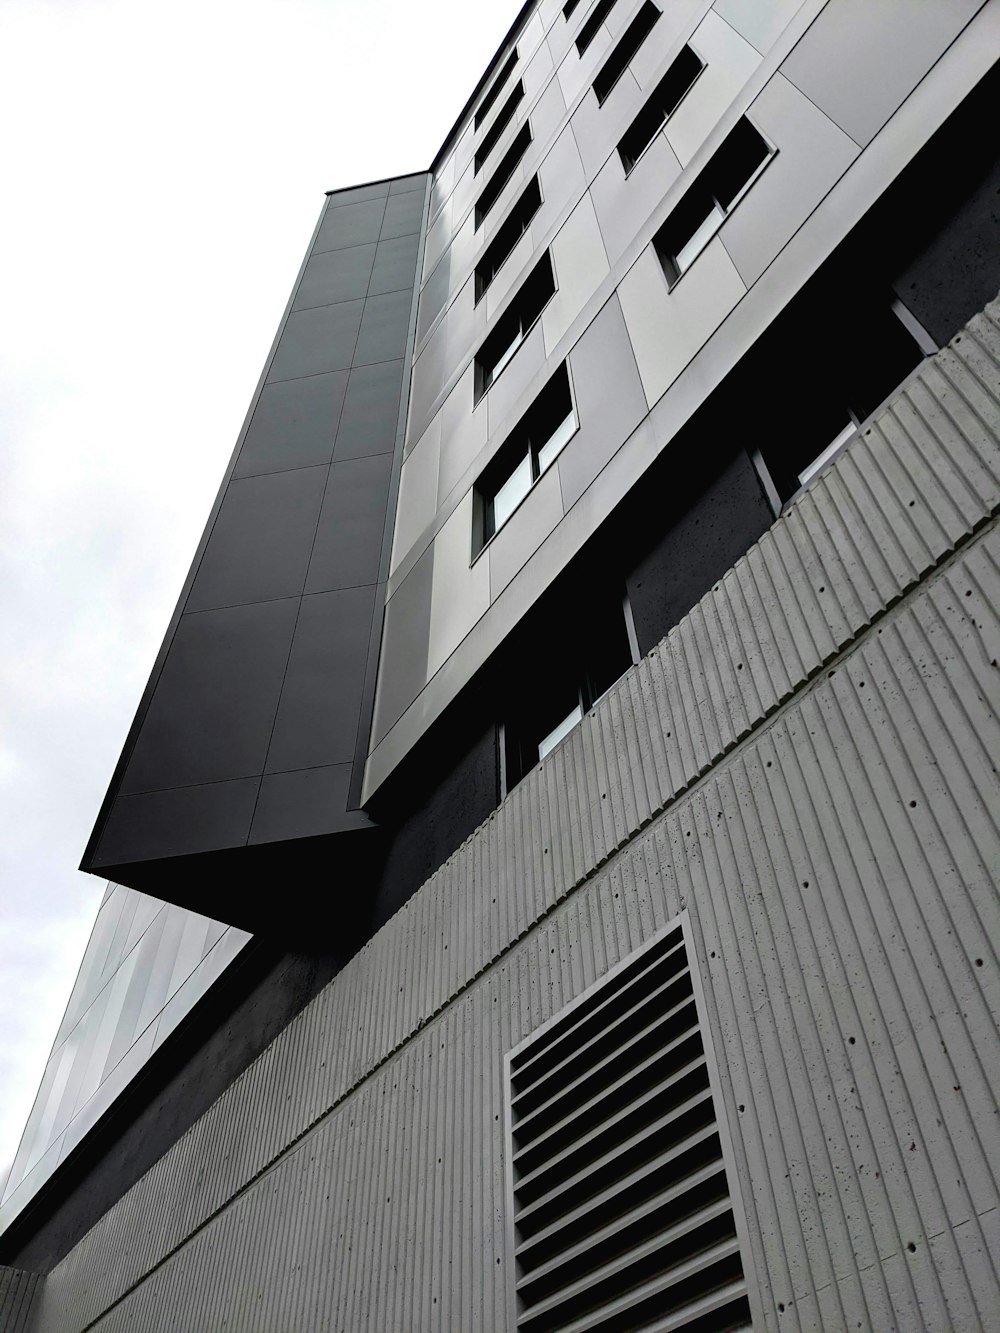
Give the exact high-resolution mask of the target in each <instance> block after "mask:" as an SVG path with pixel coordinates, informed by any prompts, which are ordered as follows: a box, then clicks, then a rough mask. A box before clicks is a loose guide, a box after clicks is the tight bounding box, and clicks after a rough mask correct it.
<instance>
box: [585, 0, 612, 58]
mask: <svg viewBox="0 0 1000 1333" xmlns="http://www.w3.org/2000/svg"><path fill="white" fill-rule="evenodd" d="M614 7H615V0H597V4H596V5H595V6H594V8H593V9H592V10H591V11H590V13H589V14H588V15H587V21H586V23H585V24H584V25H583V27H582V28H581V29H580V35H579V36H578V37H577V39H576V49H577V51H578V52H579V53H580V55H583V53H584V51H586V49H587V47H588V46H589V45H590V43H591V42H592V41H593V40H594V38H595V37H596V36H597V32H598V29H599V28H600V26H601V24H602V23H603V22H604V20H605V19H606V18H607V17H608V15H609V14H610V13H611V11H612V9H614Z"/></svg>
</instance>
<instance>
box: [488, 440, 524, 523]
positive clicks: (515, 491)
mask: <svg viewBox="0 0 1000 1333" xmlns="http://www.w3.org/2000/svg"><path fill="white" fill-rule="evenodd" d="M530 490H531V455H530V454H525V455H524V457H523V458H522V459H521V461H520V463H518V465H517V467H516V468H515V469H514V471H513V472H512V473H511V474H510V476H509V477H508V478H507V480H506V481H505V482H504V484H503V485H502V486H501V487H500V489H499V490H498V491H497V493H496V495H494V497H493V531H494V532H496V530H497V528H501V527H503V525H504V524H505V523H506V522H507V520H508V519H509V518H510V516H511V514H512V513H513V512H514V510H515V509H516V508H517V506H518V505H519V504H520V503H521V501H522V500H523V499H524V497H525V496H526V495H527V494H528V492H529V491H530Z"/></svg>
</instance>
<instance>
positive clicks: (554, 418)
mask: <svg viewBox="0 0 1000 1333" xmlns="http://www.w3.org/2000/svg"><path fill="white" fill-rule="evenodd" d="M577 425H578V422H577V419H576V413H575V412H574V410H573V397H572V395H571V393H570V388H569V374H568V373H567V370H566V366H565V363H564V364H563V365H561V366H560V367H559V369H558V370H557V371H556V373H555V374H554V375H553V376H552V378H551V379H550V380H549V382H548V384H547V385H546V386H545V388H544V389H543V390H542V392H541V393H540V394H539V395H538V397H537V398H536V399H535V401H534V402H533V403H532V404H531V406H530V407H529V408H528V410H527V412H526V413H525V414H524V416H523V417H522V418H521V420H520V421H519V422H518V424H517V425H516V426H515V427H514V430H513V431H512V432H511V434H510V435H509V436H508V438H507V439H506V440H505V441H504V443H503V444H502V445H501V447H500V449H499V450H498V451H497V453H496V455H495V456H494V458H493V459H492V460H491V462H490V465H489V467H488V468H487V469H486V471H485V472H484V473H483V474H482V476H481V477H480V478H479V480H478V481H477V482H476V487H475V495H474V506H473V534H472V554H473V556H476V555H478V553H479V552H480V551H481V550H482V549H483V547H484V546H485V545H486V543H487V542H488V541H490V540H491V538H492V537H493V535H494V533H496V532H497V531H498V530H499V529H500V528H502V527H503V525H504V524H505V523H506V522H507V520H508V518H510V516H511V514H512V513H513V512H514V510H515V509H516V508H517V506H518V505H519V504H520V503H521V501H522V500H523V499H524V497H525V496H526V495H527V494H528V492H529V491H530V490H531V488H532V486H533V485H534V484H535V482H536V481H537V480H538V478H539V477H540V476H541V475H542V473H543V472H544V471H545V470H546V468H548V467H549V466H550V465H551V464H552V463H553V462H554V461H555V459H556V458H557V456H558V455H559V453H560V452H561V451H562V449H563V448H564V447H565V446H566V444H567V442H568V441H569V440H570V439H571V438H572V437H573V435H574V434H575V433H576V429H577Z"/></svg>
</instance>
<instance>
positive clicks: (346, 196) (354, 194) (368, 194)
mask: <svg viewBox="0 0 1000 1333" xmlns="http://www.w3.org/2000/svg"><path fill="white" fill-rule="evenodd" d="M388 193H389V182H388V181H376V182H375V183H374V184H373V185H355V186H352V188H351V189H349V190H334V191H333V192H332V193H331V195H330V199H329V202H328V204H327V209H331V208H344V207H345V206H346V205H347V204H360V203H364V201H365V200H366V199H384V198H385V197H386V195H387V194H388Z"/></svg>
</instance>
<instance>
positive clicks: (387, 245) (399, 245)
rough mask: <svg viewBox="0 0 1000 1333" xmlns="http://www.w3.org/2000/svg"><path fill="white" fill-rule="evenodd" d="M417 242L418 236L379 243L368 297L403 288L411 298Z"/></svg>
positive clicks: (341, 252)
mask: <svg viewBox="0 0 1000 1333" xmlns="http://www.w3.org/2000/svg"><path fill="white" fill-rule="evenodd" d="M419 241H420V236H419V234H416V235H413V236H397V237H396V239H395V240H392V241H379V246H378V253H377V254H376V256H375V267H374V269H373V270H372V276H371V282H370V284H369V287H368V295H369V296H378V295H379V294H380V293H381V292H398V291H399V290H400V289H401V288H403V287H405V288H406V289H407V292H406V294H407V296H408V297H410V296H412V294H413V278H414V275H415V274H416V271H417V245H418V243H419ZM335 253H336V254H338V255H339V254H345V253H346V254H350V253H351V252H350V251H349V250H348V251H343V250H338V251H336V252H335Z"/></svg>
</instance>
